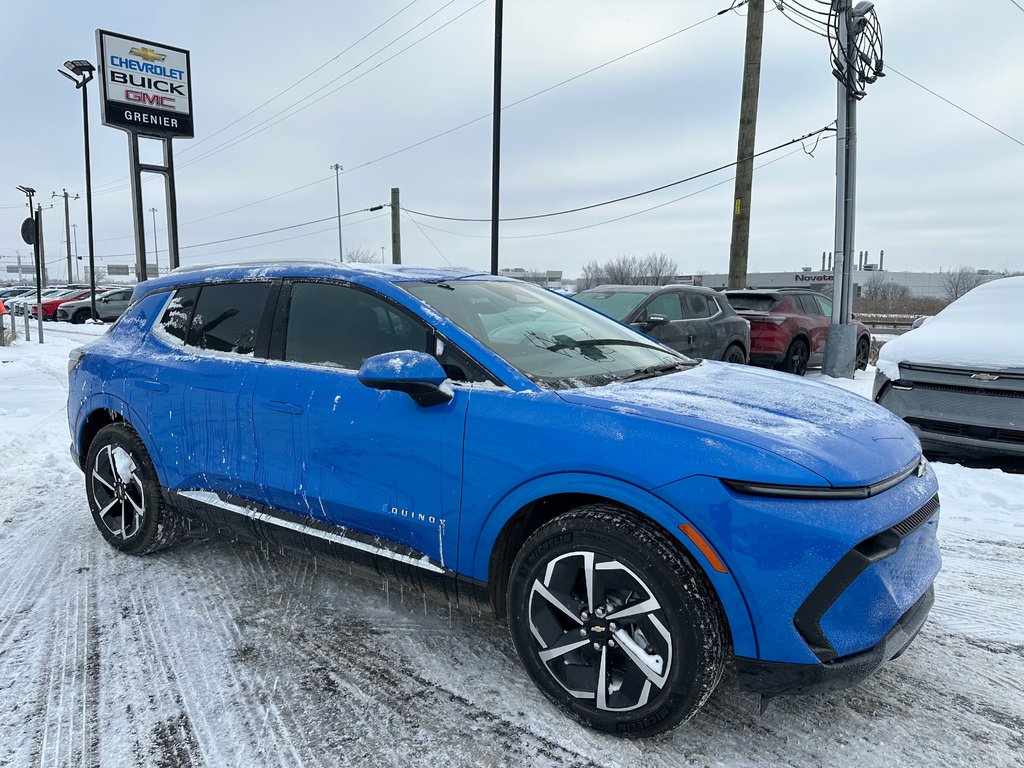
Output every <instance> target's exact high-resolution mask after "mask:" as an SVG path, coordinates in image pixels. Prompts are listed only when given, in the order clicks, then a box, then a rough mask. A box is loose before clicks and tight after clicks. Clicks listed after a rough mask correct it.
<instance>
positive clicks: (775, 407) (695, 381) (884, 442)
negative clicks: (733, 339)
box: [559, 361, 921, 486]
mask: <svg viewBox="0 0 1024 768" xmlns="http://www.w3.org/2000/svg"><path fill="white" fill-rule="evenodd" d="M559 395H560V396H561V397H562V398H563V399H564V400H566V401H567V402H570V403H575V404H578V405H582V406H587V407H592V408H602V409H608V410H614V411H618V412H620V413H623V414H628V415H632V416H639V417H643V418H649V419H656V420H659V421H663V422H667V423H671V424H677V425H680V426H685V427H689V428H692V429H698V430H700V431H703V432H708V433H712V434H715V435H719V436H721V437H725V438H729V439H732V440H738V441H741V442H744V443H747V444H749V445H753V446H756V447H758V448H761V449H763V450H765V451H770V452H771V453H773V454H776V455H778V456H782V457H783V458H786V459H788V460H790V461H793V462H795V463H797V464H800V465H801V466H803V467H805V468H806V469H809V470H811V471H812V472H814V473H816V474H818V475H820V476H821V477H823V478H825V479H826V480H827V481H828V482H830V483H831V484H833V485H837V486H850V485H867V484H870V483H875V482H878V481H879V480H884V479H886V478H888V477H891V476H892V475H894V474H896V473H897V472H899V471H900V470H902V469H904V468H906V467H907V466H908V465H910V464H911V463H912V462H914V461H915V460H917V459H918V458H919V457H920V455H921V446H920V443H919V442H918V439H917V437H916V436H915V435H914V433H913V431H912V430H911V429H910V428H909V427H908V426H907V425H906V424H904V423H903V421H902V420H900V419H899V418H897V417H896V416H894V415H893V414H892V413H890V412H889V411H887V410H885V409H884V408H881V407H880V406H877V405H875V404H874V403H872V402H871V401H870V400H868V399H866V398H864V397H861V396H859V395H856V394H853V393H850V392H847V391H846V390H843V389H840V388H839V387H835V386H832V385H830V384H822V383H819V382H813V381H809V380H807V379H803V378H799V377H796V376H793V375H791V374H784V373H778V372H775V371H768V370H764V369H760V368H748V367H743V366H735V365H726V364H723V363H715V362H710V361H708V362H703V363H701V364H700V365H697V366H694V367H693V368H691V369H688V370H685V371H681V372H679V373H675V374H671V375H667V376H659V377H657V378H652V379H646V380H643V381H637V382H629V383H621V384H609V385H606V386H603V387H588V388H585V389H576V390H571V391H568V392H560V393H559ZM742 473H743V468H742V467H737V476H736V477H735V478H733V479H743V478H742Z"/></svg>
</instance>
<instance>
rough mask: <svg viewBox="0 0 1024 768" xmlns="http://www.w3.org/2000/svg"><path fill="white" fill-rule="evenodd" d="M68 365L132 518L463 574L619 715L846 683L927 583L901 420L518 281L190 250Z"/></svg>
mask: <svg viewBox="0 0 1024 768" xmlns="http://www.w3.org/2000/svg"><path fill="white" fill-rule="evenodd" d="M69 368H70V389H69V395H68V416H69V420H70V425H71V434H72V437H73V442H72V446H71V452H72V455H73V457H74V460H75V462H76V463H77V464H78V465H79V466H80V467H81V468H82V470H83V471H84V473H85V484H86V491H87V495H88V501H89V505H90V508H91V511H92V515H93V518H94V520H95V522H96V526H97V527H98V528H99V531H100V533H101V534H102V535H103V536H104V538H105V539H106V540H107V541H108V542H109V543H110V544H111V546H113V547H114V548H116V549H118V550H120V551H122V552H125V553H127V554H135V555H139V554H145V553H149V552H154V551H156V550H159V549H163V548H165V547H168V546H170V545H172V544H174V543H176V542H178V541H179V540H181V539H182V537H183V536H185V535H186V534H187V532H188V531H189V530H190V528H191V527H193V526H198V525H200V524H202V525H203V526H205V527H206V528H208V529H213V530H219V531H223V532H225V533H229V534H231V535H233V536H236V537H239V538H243V539H246V540H259V541H264V542H266V541H269V542H272V543H273V544H275V545H285V546H298V547H302V548H304V549H306V550H312V551H315V552H317V553H323V554H330V555H336V556H341V557H345V558H347V559H349V560H355V561H356V562H357V563H358V564H360V565H363V566H366V567H368V568H372V569H376V570H377V571H379V572H381V573H385V574H387V575H389V576H390V577H392V578H399V579H404V580H407V581H408V582H409V583H411V584H413V585H415V586H421V587H429V588H431V589H439V590H442V591H443V593H444V594H446V595H447V596H448V598H449V599H452V600H455V601H457V602H458V603H460V604H467V603H468V604H469V605H471V606H474V607H477V606H482V607H485V608H486V609H487V610H489V611H491V612H493V613H494V614H495V615H496V616H497V617H503V616H504V617H507V619H508V623H509V627H510V630H511V634H512V638H513V641H514V643H515V646H516V649H517V651H518V653H519V655H520V657H521V659H522V662H523V664H524V666H525V667H526V671H527V673H528V674H529V675H530V677H531V678H532V679H533V681H534V682H535V683H536V685H537V686H538V687H539V688H540V689H541V691H542V692H543V693H544V694H545V695H546V696H547V697H548V698H550V699H551V700H552V701H553V702H554V703H555V704H556V705H557V706H558V707H559V708H560V709H562V710H563V711H564V712H565V713H567V714H568V715H569V716H571V717H573V718H574V719H576V720H577V721H579V722H581V723H584V724H586V725H588V726H590V727H593V728H597V729H600V730H604V731H610V732H613V733H619V734H623V735H629V736H641V735H649V734H654V733H658V732H660V731H664V730H667V729H669V728H671V727H673V726H675V725H677V724H678V723H680V722H682V721H683V720H685V719H687V718H689V717H690V716H692V715H693V714H694V713H695V712H696V711H697V709H698V708H700V706H701V705H702V704H704V702H705V701H706V700H707V699H708V696H709V695H710V694H711V692H712V691H713V690H714V688H715V686H716V685H717V683H718V681H719V679H720V677H721V675H722V672H723V668H724V667H725V666H726V665H727V664H733V665H735V668H736V672H737V680H738V682H739V684H740V685H741V686H744V687H746V688H747V689H749V690H752V691H755V692H758V693H761V694H762V695H777V694H784V693H801V692H812V691H814V692H820V691H826V690H831V689H835V688H839V687H843V686H846V685H850V684H852V683H854V682H856V681H858V680H861V679H863V678H864V677H866V676H867V675H869V674H871V673H872V672H873V671H874V670H875V669H877V668H878V667H879V666H880V665H882V664H883V663H885V662H886V661H888V660H890V659H892V658H894V657H896V656H898V655H899V654H900V653H902V652H903V650H904V649H905V648H906V647H907V646H908V645H909V644H910V642H911V640H912V639H913V638H914V636H915V635H916V634H917V632H918V630H919V629H920V627H921V625H922V624H923V623H924V621H925V618H926V616H927V614H928V611H929V609H930V608H931V605H932V600H933V596H932V595H933V592H932V582H933V580H934V578H935V576H936V573H937V572H938V570H939V565H940V555H939V547H938V543H937V540H936V528H937V525H938V514H939V499H938V495H937V484H936V480H935V475H934V473H933V472H932V470H931V469H930V468H929V465H928V464H927V463H926V462H925V461H924V460H923V458H922V455H921V446H920V444H919V443H918V440H917V438H916V437H915V436H914V433H913V432H912V431H911V430H910V428H909V427H907V426H906V425H905V424H904V423H903V422H902V421H900V419H898V418H897V417H895V416H894V415H892V414H891V413H889V412H888V411H886V410H884V409H883V408H880V407H878V406H876V405H874V404H873V403H871V402H870V401H869V400H867V399H864V398H860V397H856V396H853V395H850V394H848V393H846V392H844V391H843V390H840V389H838V388H835V387H832V386H829V385H825V384H817V383H812V382H808V381H805V380H803V379H798V378H796V377H793V376H788V375H785V374H779V373H775V372H772V371H766V370H760V369H755V368H748V367H745V366H740V365H729V364H725V363H716V362H710V361H707V362H702V361H699V360H692V359H689V358H686V357H683V356H681V355H680V354H678V353H676V352H674V351H672V350H670V349H668V348H666V347H663V346H661V345H659V344H658V343H657V342H655V341H652V340H651V339H650V338H648V337H647V336H644V335H642V334H640V333H638V332H636V331H634V330H633V329H631V328H629V327H626V326H624V325H621V324H619V323H617V322H615V321H613V320H611V319H609V318H607V317H605V316H604V315H602V314H600V313H598V312H595V311H593V310H591V309H589V308H587V307H585V306H582V305H580V304H577V303H575V302H573V301H571V300H570V299H566V298H564V297H561V296H559V295H556V294H554V293H552V292H549V291H546V290H543V289H541V288H538V287H536V286H532V285H529V284H526V283H522V282H519V281H516V280H510V279H502V278H499V277H492V276H490V275H482V274H472V273H468V272H465V271H459V270H454V269H447V270H440V269H427V268H413V267H398V268H394V269H385V268H357V267H355V266H346V265H337V264H333V265H332V264H300V263H278V264H259V265H256V264H250V265H241V266H220V267H211V268H200V269H196V270H194V271H189V272H174V273H171V274H170V275H167V276H165V277H161V278H159V279H156V280H150V281H147V282H145V283H142V284H140V285H139V286H138V287H137V288H136V289H135V293H134V296H133V299H132V304H131V306H130V307H129V309H128V310H127V311H126V312H125V314H124V315H123V316H122V318H121V319H120V321H119V322H118V323H117V324H116V325H114V326H113V327H112V328H111V329H110V330H109V332H108V333H106V334H105V335H104V336H102V337H100V338H98V339H96V340H95V341H92V342H90V343H89V344H87V345H86V346H84V347H81V348H79V349H77V350H75V352H73V353H72V356H71V359H70V360H69Z"/></svg>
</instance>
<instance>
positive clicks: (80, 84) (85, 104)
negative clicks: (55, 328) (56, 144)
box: [57, 59, 98, 320]
mask: <svg viewBox="0 0 1024 768" xmlns="http://www.w3.org/2000/svg"><path fill="white" fill-rule="evenodd" d="M64 69H66V70H67V72H65V71H64ZM64 69H58V70H57V72H59V73H60V74H61V75H63V76H64V77H66V78H67V79H68V80H70V81H71V82H73V83H74V84H75V88H76V89H79V90H81V91H82V127H83V131H84V135H85V226H86V234H87V238H88V243H89V297H90V303H91V305H92V319H93V320H95V319H96V318H97V316H98V315H97V313H96V261H95V256H94V252H93V237H92V164H91V162H90V159H89V89H88V88H86V86H87V85H88V84H89V81H90V80H92V79H93V77H94V76H95V73H96V67H94V66H93V65H92V64H90V63H89V62H88V61H86V60H85V59H71V60H70V61H65V62H64ZM69 72H70V73H71V74H68V73H69Z"/></svg>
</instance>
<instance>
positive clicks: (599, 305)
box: [573, 290, 647, 320]
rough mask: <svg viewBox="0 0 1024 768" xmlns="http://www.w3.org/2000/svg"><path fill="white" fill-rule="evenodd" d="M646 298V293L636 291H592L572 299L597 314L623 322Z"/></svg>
mask: <svg viewBox="0 0 1024 768" xmlns="http://www.w3.org/2000/svg"><path fill="white" fill-rule="evenodd" d="M646 296H647V294H646V293H638V292H637V291H602V290H593V291H583V293H577V294H576V295H575V296H573V298H574V299H576V301H578V302H580V303H581V304H586V305H587V306H588V307H592V308H593V309H596V310H597V311H598V312H604V313H605V314H606V315H608V317H614V318H615V319H616V320H624V319H625V318H626V315H628V314H629V313H630V312H632V311H633V310H634V309H636V306H637V304H639V303H640V302H641V301H643V300H644V297H646Z"/></svg>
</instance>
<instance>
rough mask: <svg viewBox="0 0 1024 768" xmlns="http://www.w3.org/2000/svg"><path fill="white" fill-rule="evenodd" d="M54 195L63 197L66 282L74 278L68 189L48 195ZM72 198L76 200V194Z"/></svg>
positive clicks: (52, 196)
mask: <svg viewBox="0 0 1024 768" xmlns="http://www.w3.org/2000/svg"><path fill="white" fill-rule="evenodd" d="M55 197H63V198H64V239H65V240H66V241H67V246H68V282H69V283H70V282H71V281H72V280H73V279H74V278H72V276H71V212H70V210H69V209H68V191H67V190H66V189H65V190H64V191H63V192H62V193H61V194H59V195H58V194H57V193H56V192H54V193H53V194H52V195H50V198H51V199H53V198H55ZM71 199H72V200H77V199H78V195H75V196H74V197H73V198H71Z"/></svg>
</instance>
